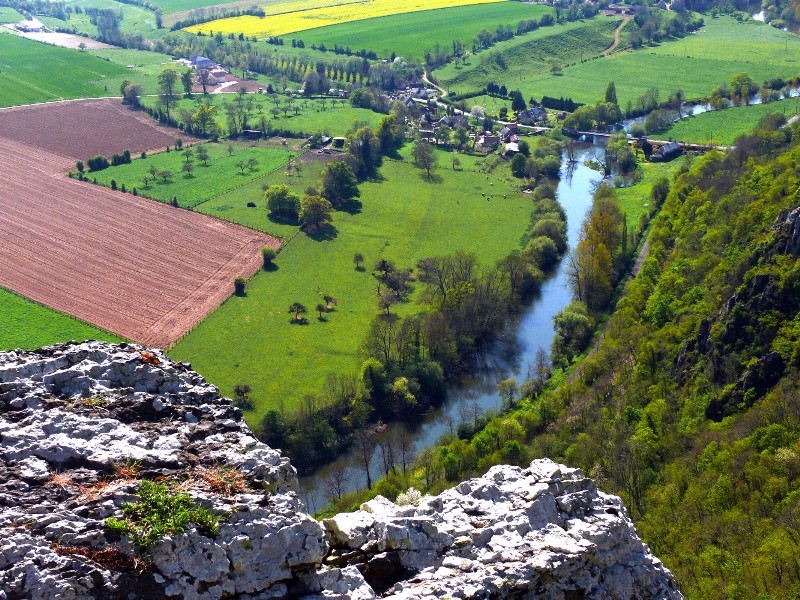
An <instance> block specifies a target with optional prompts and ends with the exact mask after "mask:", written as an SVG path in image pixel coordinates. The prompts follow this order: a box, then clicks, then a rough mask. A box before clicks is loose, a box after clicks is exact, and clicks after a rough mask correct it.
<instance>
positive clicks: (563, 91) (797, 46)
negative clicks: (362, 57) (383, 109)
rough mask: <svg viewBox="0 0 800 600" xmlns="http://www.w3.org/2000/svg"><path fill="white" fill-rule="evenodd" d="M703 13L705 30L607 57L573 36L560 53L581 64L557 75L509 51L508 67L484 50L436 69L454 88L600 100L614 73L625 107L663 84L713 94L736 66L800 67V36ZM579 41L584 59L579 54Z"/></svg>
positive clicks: (766, 73)
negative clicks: (467, 62)
mask: <svg viewBox="0 0 800 600" xmlns="http://www.w3.org/2000/svg"><path fill="white" fill-rule="evenodd" d="M705 18H706V25H705V26H704V27H703V28H702V29H701V30H700V31H698V32H697V33H694V34H692V35H689V36H686V37H685V38H683V39H679V40H674V41H667V42H663V43H662V44H661V45H659V46H655V47H645V48H642V49H639V50H634V51H628V52H620V53H615V54H613V55H611V56H608V57H600V58H594V59H592V60H586V58H587V55H589V54H590V53H589V52H587V50H586V44H585V43H576V44H575V45H574V47H573V48H572V49H571V50H569V49H568V48H565V49H564V51H563V52H562V53H561V56H562V58H561V59H559V60H562V61H563V62H564V63H576V64H571V65H570V66H567V67H564V68H563V71H562V73H561V74H560V75H553V74H552V73H550V71H549V68H547V66H548V64H549V63H546V62H544V61H541V60H539V61H538V62H536V61H533V62H532V61H531V60H527V59H524V60H523V58H522V57H523V56H524V55H522V54H518V55H517V58H516V59H514V60H512V57H511V56H508V54H507V53H506V54H504V57H505V58H504V62H505V64H506V65H507V68H506V69H501V68H499V67H498V65H497V61H496V60H495V61H492V60H491V58H490V57H489V56H487V55H484V56H483V58H482V59H481V58H480V57H481V56H482V55H480V54H479V55H478V56H477V57H476V60H477V61H479V62H477V63H476V64H473V65H471V66H469V67H463V68H462V69H461V70H460V71H459V70H456V68H455V66H454V65H447V66H446V67H444V68H442V69H439V70H437V71H436V72H435V74H436V76H437V77H439V79H441V80H442V81H444V82H445V83H446V85H447V87H448V88H450V89H453V90H457V91H460V92H466V91H470V90H474V89H480V88H482V87H483V86H485V85H486V83H488V82H489V81H494V82H496V83H498V84H505V85H506V86H507V87H509V89H520V90H521V91H522V94H523V96H524V97H525V99H526V100H527V99H528V98H530V97H531V96H534V97H536V98H540V97H541V96H542V95H548V96H554V97H560V96H564V97H571V98H573V99H574V100H576V101H578V102H595V101H596V100H598V99H600V98H602V97H603V94H604V92H605V89H606V87H607V86H608V83H609V82H610V81H614V83H615V85H616V89H617V97H618V98H619V102H620V105H621V106H622V107H623V108H624V107H625V105H626V104H627V102H629V101H630V102H635V101H636V99H637V98H638V97H640V96H641V95H642V94H644V93H645V92H646V91H647V90H648V89H650V88H658V89H659V90H660V92H661V97H662V98H666V97H668V96H669V95H670V94H672V93H674V92H675V91H677V90H683V92H684V93H685V95H686V98H687V99H700V98H706V97H708V96H709V95H710V94H711V91H712V90H713V89H714V88H716V87H717V86H719V85H720V84H722V83H727V82H728V81H730V79H731V78H732V77H733V76H734V75H736V74H737V73H741V72H746V73H749V74H750V76H751V77H752V78H753V79H754V80H756V81H757V82H759V83H761V82H762V81H764V80H765V79H769V78H772V77H791V76H794V75H798V74H800V37H799V36H797V35H795V34H793V33H790V32H785V31H781V30H779V29H775V28H774V27H770V26H768V25H764V24H763V23H759V22H757V21H745V22H743V23H738V22H737V21H736V20H735V19H733V18H732V17H720V18H717V19H713V18H711V17H708V16H706V17H705ZM540 31H542V30H539V31H538V32H540ZM538 32H537V33H538ZM515 39H517V38H515ZM544 43H546V42H544ZM498 46H499V44H498ZM596 47H597V45H595V48H596ZM743 48H747V51H744V50H743ZM581 49H583V58H584V62H580V61H579V60H575V59H576V58H577V54H578V52H579V51H580V50H581ZM520 50H522V49H520ZM515 52H518V51H517V50H515ZM487 54H488V53H487Z"/></svg>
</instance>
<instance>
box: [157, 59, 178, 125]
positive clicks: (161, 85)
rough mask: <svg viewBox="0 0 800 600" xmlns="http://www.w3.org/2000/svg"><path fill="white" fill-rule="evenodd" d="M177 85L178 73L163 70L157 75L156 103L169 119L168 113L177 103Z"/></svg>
mask: <svg viewBox="0 0 800 600" xmlns="http://www.w3.org/2000/svg"><path fill="white" fill-rule="evenodd" d="M177 83H178V73H177V72H176V71H175V70H173V69H164V70H163V71H161V73H159V74H158V102H159V105H160V106H161V107H163V108H164V111H165V112H166V113H167V119H169V116H170V111H171V110H172V107H174V106H175V103H176V102H177V101H178V96H177V95H176V94H175V89H176V86H177Z"/></svg>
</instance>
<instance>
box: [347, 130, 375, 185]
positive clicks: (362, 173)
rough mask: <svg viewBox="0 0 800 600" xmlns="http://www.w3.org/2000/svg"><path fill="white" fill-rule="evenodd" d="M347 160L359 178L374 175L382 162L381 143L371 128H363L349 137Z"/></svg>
mask: <svg viewBox="0 0 800 600" xmlns="http://www.w3.org/2000/svg"><path fill="white" fill-rule="evenodd" d="M345 147H346V148H347V154H346V158H345V160H346V161H347V163H348V164H349V165H350V166H351V167H352V169H353V172H354V173H355V174H356V176H357V177H359V178H364V177H368V176H370V175H372V174H373V173H374V172H375V168H376V167H377V166H378V164H379V163H380V160H381V143H380V140H378V138H377V136H376V135H375V132H374V131H372V128H371V127H361V128H360V129H357V130H356V131H354V132H353V133H351V134H350V135H348V136H347V142H346V143H345Z"/></svg>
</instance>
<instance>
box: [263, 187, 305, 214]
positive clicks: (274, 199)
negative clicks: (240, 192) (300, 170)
mask: <svg viewBox="0 0 800 600" xmlns="http://www.w3.org/2000/svg"><path fill="white" fill-rule="evenodd" d="M264 199H265V200H266V201H267V210H268V211H269V213H270V216H272V217H277V218H280V219H286V220H290V221H296V220H297V217H298V215H299V214H300V198H299V197H298V195H297V194H295V193H294V192H293V191H292V190H291V188H290V187H289V186H287V185H272V186H270V187H268V188H267V190H266V191H265V192H264Z"/></svg>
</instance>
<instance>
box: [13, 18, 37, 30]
mask: <svg viewBox="0 0 800 600" xmlns="http://www.w3.org/2000/svg"><path fill="white" fill-rule="evenodd" d="M14 27H16V28H17V30H18V31H24V32H27V33H38V32H40V31H41V30H42V29H43V28H44V25H42V23H40V22H39V21H37V20H36V19H28V20H27V21H20V22H19V23H17V24H16V25H15V26H14Z"/></svg>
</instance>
